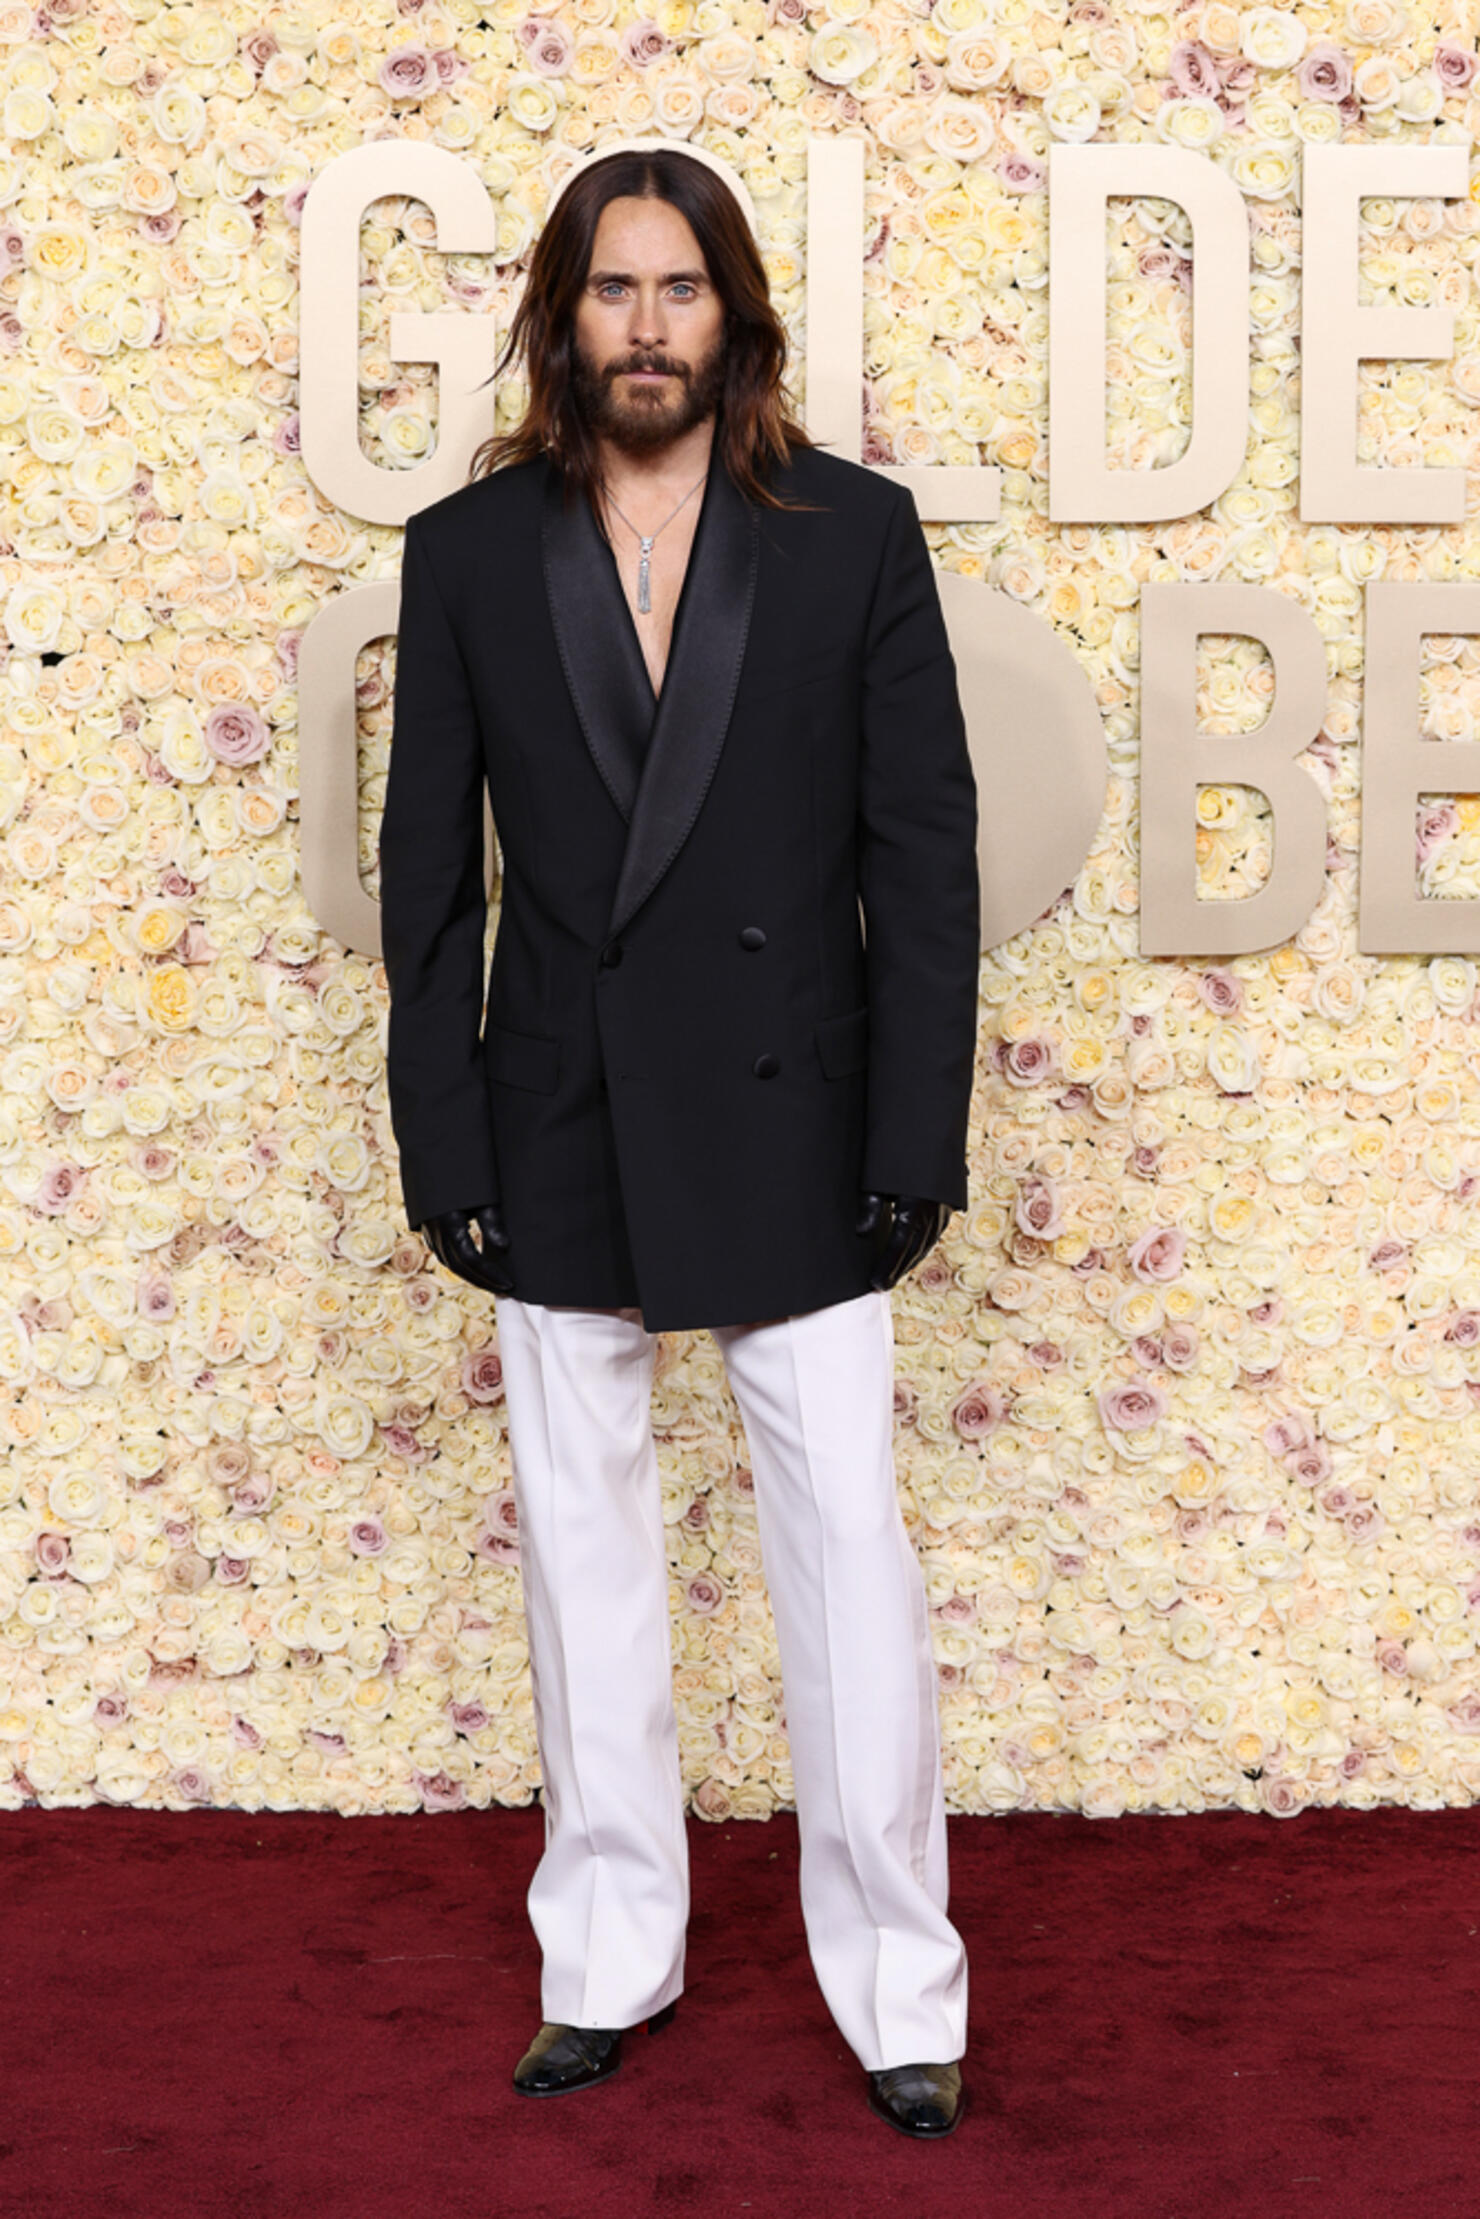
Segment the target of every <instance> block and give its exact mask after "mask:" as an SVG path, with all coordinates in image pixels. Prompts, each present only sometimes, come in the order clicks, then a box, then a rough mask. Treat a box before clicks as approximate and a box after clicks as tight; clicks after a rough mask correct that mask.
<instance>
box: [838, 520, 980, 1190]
mask: <svg viewBox="0 0 1480 2219" xmlns="http://www.w3.org/2000/svg"><path fill="white" fill-rule="evenodd" d="M898 495H899V498H898V501H897V503H896V506H895V509H894V512H893V514H892V516H891V517H890V520H889V524H888V527H887V530H886V532H885V536H884V550H883V557H882V561H881V565H880V571H879V577H878V581H877V584H876V586H875V590H874V598H873V604H872V608H871V610H870V616H869V625H868V632H867V637H866V643H865V650H864V671H863V752H862V762H861V768H860V782H859V825H858V840H859V850H858V853H859V892H860V896H861V899H862V903H863V915H864V941H865V948H864V955H865V966H866V972H865V975H866V980H867V993H868V1008H869V1056H868V1095H867V1122H866V1126H865V1135H864V1155H863V1184H864V1186H865V1187H866V1188H869V1189H871V1190H873V1191H875V1192H877V1193H881V1194H919V1195H925V1196H928V1197H929V1198H930V1199H931V1200H933V1201H937V1202H944V1203H946V1204H948V1205H949V1206H950V1208H952V1209H953V1210H960V1209H964V1208H965V1207H966V1199H967V1192H966V1190H967V1176H966V1137H967V1123H968V1118H969V1113H970V1107H971V1087H972V1078H973V1073H974V1069H975V1062H976V1022H977V982H978V976H979V962H980V954H981V949H980V937H981V898H980V891H979V886H978V879H977V858H976V837H977V798H976V780H975V777H974V775H973V772H972V768H971V757H970V754H969V752H968V748H967V741H966V725H965V720H964V717H963V715H962V711H961V703H960V697H959V694H958V692H957V687H956V666H955V661H954V659H953V657H952V654H951V649H950V643H949V640H948V637H947V633H946V625H945V616H944V613H943V611H942V609H941V605H940V594H939V591H938V589H937V587H936V583H935V572H934V568H933V566H932V563H931V560H930V550H929V547H928V545H927V543H926V539H925V534H924V531H923V529H922V528H921V524H920V518H919V514H918V512H917V510H916V507H915V503H914V499H913V497H912V495H911V494H910V493H909V492H908V491H907V490H906V489H905V488H903V487H900V488H899V489H898Z"/></svg>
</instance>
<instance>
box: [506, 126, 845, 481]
mask: <svg viewBox="0 0 1480 2219" xmlns="http://www.w3.org/2000/svg"><path fill="white" fill-rule="evenodd" d="M624 195H630V196H631V197H632V198H634V199H657V200H666V201H668V202H670V203H671V204H672V206H673V207H675V208H676V209H677V210H678V212H679V214H680V215H681V216H683V217H684V218H685V220H686V221H687V223H688V225H689V228H690V230H691V231H692V232H693V234H694V236H695V238H696V239H697V240H698V242H699V246H700V248H701V250H702V252H703V255H704V260H705V264H706V266H707V267H708V270H709V274H710V277H711V278H712V279H713V281H714V284H715V287H716V289H717V290H718V292H719V295H720V297H721V299H722V300H723V301H724V304H725V312H726V314H725V320H726V324H727V327H728V340H727V348H726V364H725V385H724V392H723V396H722V398H721V400H720V404H719V408H718V410H717V412H716V423H715V429H714V445H715V451H716V453H717V454H718V456H719V457H720V459H721V460H722V461H723V463H724V466H725V468H726V469H727V470H728V471H729V473H730V476H731V477H732V478H733V479H734V481H735V483H736V485H737V486H738V487H739V488H740V490H741V491H742V492H743V493H744V494H745V495H746V496H747V497H748V498H749V499H752V500H755V501H758V502H760V503H761V504H762V505H763V506H765V507H768V508H781V509H795V508H812V507H813V506H815V504H814V503H812V502H805V501H786V500H782V499H780V498H779V497H778V496H777V495H776V494H775V493H774V492H772V490H771V489H770V487H769V486H768V485H767V484H766V482H765V479H764V476H763V472H764V471H765V470H766V468H767V467H768V466H769V464H770V462H771V461H772V460H773V459H774V460H776V461H779V462H782V463H785V462H787V461H789V460H790V458H791V454H792V452H793V450H794V449H795V448H798V447H816V446H818V445H820V444H821V442H819V441H817V440H815V439H812V438H811V437H810V436H809V435H808V433H807V432H806V431H805V430H804V429H803V428H802V426H801V424H799V423H798V422H797V421H796V420H795V418H794V417H793V416H792V415H791V413H790V411H789V409H788V407H787V403H786V398H785V395H784V393H783V391H782V377H783V373H784V370H785V365H786V328H785V326H784V325H783V324H782V322H781V319H780V317H779V316H778V315H777V314H776V311H775V309H774V308H773V307H772V305H771V296H770V289H769V286H768V284H767V280H766V271H765V265H764V263H763V262H762V261H761V258H760V254H759V252H758V250H757V248H756V244H755V240H754V238H753V237H752V236H751V231H750V226H749V224H748V223H747V222H746V220H745V214H744V211H743V209H742V208H741V207H740V204H739V202H738V201H737V200H736V198H735V195H734V193H733V192H732V191H731V190H730V187H729V186H728V185H727V184H726V183H725V181H724V179H723V178H722V177H720V176H718V175H717V174H716V172H715V171H714V170H712V169H711V168H710V167H709V165H708V164H707V163H706V162H701V161H697V160H696V159H695V158H694V157H693V156H692V155H688V154H683V153H681V152H679V151H678V150H677V149H674V150H671V151H670V150H669V149H668V148H667V147H656V148H652V149H640V148H629V149H624V150H623V151H621V152H618V153H615V154H609V155H606V156H604V157H603V158H602V159H600V160H598V161H595V162H591V163H588V164H587V166H586V167H585V168H584V169H583V170H582V171H581V172H580V173H579V175H578V176H576V177H573V178H572V179H571V181H570V183H569V185H567V186H566V188H565V190H564V191H563V192H562V194H561V195H560V198H559V200H558V201H557V202H556V204H555V207H554V210H553V211H552V213H551V215H550V217H549V220H548V221H547V223H546V224H545V227H544V229H543V231H542V232H541V233H540V236H539V238H538V239H537V240H536V241H535V246H534V252H533V254H532V255H531V257H530V264H529V277H528V281H527V283H526V285H525V288H524V292H523V295H522V296H521V299H520V302H519V306H518V308H517V309H516V310H515V313H514V320H513V323H512V325H511V326H510V330H509V336H508V340H507V343H506V345H505V347H504V350H503V353H502V354H501V355H500V357H499V359H498V361H497V362H496V363H495V364H494V367H493V370H492V372H491V373H490V376H489V377H488V378H486V379H485V380H484V383H485V384H490V383H491V382H492V380H493V379H494V378H497V377H498V376H500V375H501V374H502V372H503V371H504V369H505V368H506V366H507V365H508V363H509V362H510V361H512V360H514V359H515V358H516V357H518V356H519V355H521V354H522V355H523V356H524V357H525V359H526V361H527V364H528V373H529V407H528V409H527V410H526V412H525V416H524V421H523V422H522V423H521V424H519V425H518V426H517V428H516V429H515V430H513V431H511V432H495V433H494V435H493V436H492V438H490V439H486V440H484V442H483V444H482V446H481V447H479V448H478V450H477V452H476V453H475V454H474V456H473V459H472V462H471V464H470V465H469V469H468V480H469V483H471V482H472V480H473V479H475V478H483V477H488V476H489V475H490V474H491V473H492V472H493V471H494V470H498V469H503V468H506V467H508V466H509V465H511V464H513V463H517V462H530V461H533V460H534V458H535V457H536V456H537V455H548V456H549V457H550V459H551V460H552V461H553V462H554V463H555V465H556V467H557V469H559V470H560V471H561V473H562V475H563V478H564V487H565V499H566V500H567V502H568V501H569V500H570V498H571V494H572V492H573V491H574V490H576V489H579V490H580V491H581V492H582V493H584V494H585V495H586V497H587V498H588V499H591V498H592V497H593V496H594V494H595V490H596V486H597V483H598V477H599V472H598V464H597V449H596V442H595V439H594V438H593V436H592V433H591V431H590V428H589V426H588V425H587V424H586V422H585V420H584V419H583V418H582V416H581V415H580V413H579V411H578V409H577V408H576V406H575V405H574V400H573V395H572V390H571V361H572V356H573V354H574V351H575V308H576V302H577V300H578V299H579V297H580V294H581V291H582V288H583V287H584V285H585V282H586V273H587V271H588V270H589V269H590V267H591V253H592V248H593V246H594V243H595V239H596V226H597V223H598V221H599V219H600V216H601V211H602V209H603V208H604V207H605V206H606V204H607V202H608V201H609V200H616V199H618V198H619V197H621V196H624Z"/></svg>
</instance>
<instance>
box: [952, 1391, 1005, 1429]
mask: <svg viewBox="0 0 1480 2219" xmlns="http://www.w3.org/2000/svg"><path fill="white" fill-rule="evenodd" d="M1006 1415H1007V1397H1006V1396H1005V1395H1004V1394H1003V1392H1002V1389H1001V1388H1000V1387H992V1386H987V1385H985V1384H982V1383H974V1384H973V1385H972V1386H970V1387H968V1388H966V1390H965V1392H964V1393H962V1394H960V1395H958V1396H957V1397H956V1400H955V1401H954V1402H953V1403H952V1405H951V1423H952V1425H954V1426H955V1428H956V1431H957V1432H958V1433H959V1434H960V1436H961V1438H962V1440H963V1441H983V1440H985V1439H986V1437H987V1435H988V1434H989V1433H992V1432H995V1431H996V1429H997V1427H998V1426H999V1425H1000V1424H1001V1423H1002V1420H1003V1419H1004V1418H1005V1417H1006Z"/></svg>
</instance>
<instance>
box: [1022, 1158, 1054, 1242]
mask: <svg viewBox="0 0 1480 2219" xmlns="http://www.w3.org/2000/svg"><path fill="white" fill-rule="evenodd" d="M1012 1214H1013V1219H1014V1222H1015V1223H1016V1224H1017V1226H1018V1228H1019V1229H1020V1231H1022V1232H1024V1233H1031V1234H1032V1236H1033V1238H1034V1239H1035V1240H1057V1238H1058V1236H1059V1234H1060V1233H1062V1231H1063V1230H1064V1216H1063V1205H1062V1203H1061V1202H1060V1200H1059V1197H1058V1194H1057V1193H1056V1191H1055V1189H1054V1185H1053V1182H1052V1180H1051V1179H1042V1178H1039V1177H1038V1176H1037V1175H1036V1174H1035V1175H1034V1176H1033V1177H1031V1178H1027V1179H1024V1180H1023V1181H1022V1183H1021V1185H1020V1186H1019V1188H1018V1194H1017V1201H1016V1203H1015V1204H1014V1206H1013V1213H1012Z"/></svg>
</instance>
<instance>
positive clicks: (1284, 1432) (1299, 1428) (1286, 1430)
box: [1263, 1410, 1315, 1456]
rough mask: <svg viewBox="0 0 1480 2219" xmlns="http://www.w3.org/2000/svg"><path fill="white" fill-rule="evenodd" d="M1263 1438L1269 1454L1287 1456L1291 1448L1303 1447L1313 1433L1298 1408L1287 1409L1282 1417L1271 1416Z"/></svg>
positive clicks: (1313, 1436) (1306, 1419) (1308, 1421)
mask: <svg viewBox="0 0 1480 2219" xmlns="http://www.w3.org/2000/svg"><path fill="white" fill-rule="evenodd" d="M1263 1439H1264V1446H1265V1447H1266V1448H1267V1449H1268V1451H1269V1453H1270V1455H1271V1456H1289V1455H1290V1454H1291V1452H1292V1451H1293V1450H1295V1449H1302V1448H1305V1447H1306V1446H1307V1445H1308V1444H1309V1443H1310V1442H1311V1441H1313V1440H1314V1439H1315V1435H1314V1433H1313V1432H1312V1431H1311V1426H1310V1420H1309V1419H1308V1418H1307V1417H1305V1416H1304V1415H1303V1414H1302V1413H1301V1412H1300V1411H1298V1410H1288V1411H1286V1413H1285V1415H1284V1416H1283V1417H1279V1418H1271V1420H1270V1422H1269V1424H1268V1425H1267V1426H1266V1427H1265V1428H1264V1435H1263Z"/></svg>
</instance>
